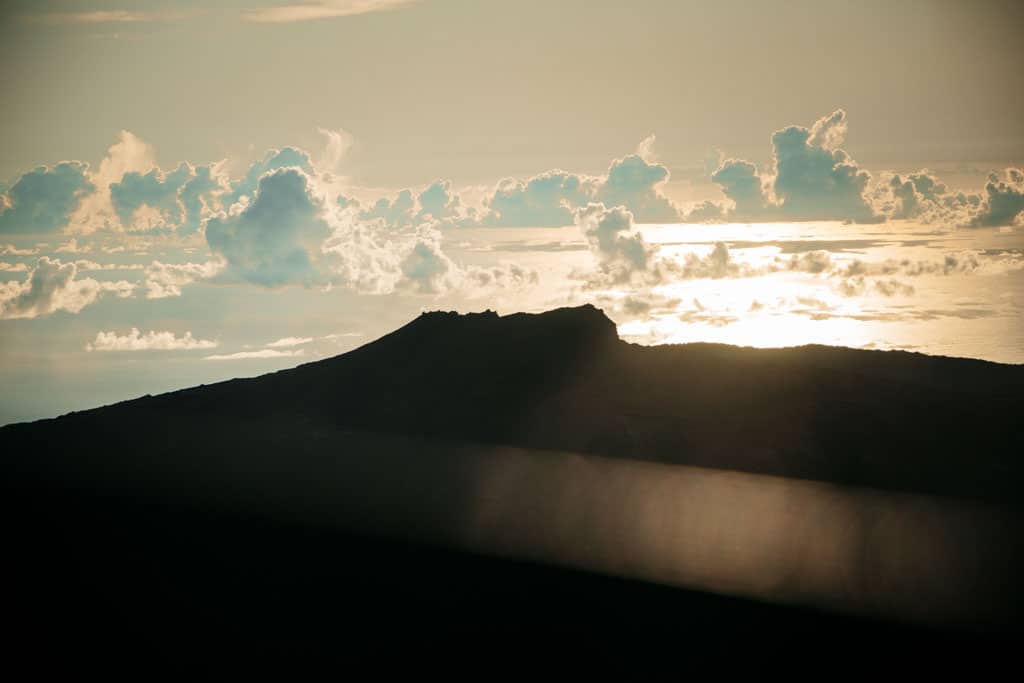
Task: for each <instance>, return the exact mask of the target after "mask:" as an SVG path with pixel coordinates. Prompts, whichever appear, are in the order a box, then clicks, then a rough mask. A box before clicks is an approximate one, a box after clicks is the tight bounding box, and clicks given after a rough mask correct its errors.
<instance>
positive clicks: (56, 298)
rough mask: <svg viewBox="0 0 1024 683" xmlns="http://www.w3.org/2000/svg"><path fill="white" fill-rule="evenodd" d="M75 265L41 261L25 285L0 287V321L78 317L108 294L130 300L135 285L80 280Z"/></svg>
mask: <svg viewBox="0 0 1024 683" xmlns="http://www.w3.org/2000/svg"><path fill="white" fill-rule="evenodd" d="M77 274H78V267H77V265H76V264H74V263H62V262H61V260H60V259H51V258H49V257H47V256H43V257H41V258H40V259H39V260H38V262H37V263H36V265H35V267H34V268H33V269H32V270H31V272H29V274H28V276H27V277H26V278H25V280H24V281H22V282H17V281H12V282H6V283H0V319H2V318H38V317H40V316H44V315H49V314H51V313H54V312H56V311H67V312H69V313H78V312H79V311H81V310H82V309H83V308H85V307H86V306H88V305H89V304H91V303H93V302H95V301H96V300H97V299H99V298H100V296H101V295H103V294H104V293H105V292H111V293H114V294H116V295H117V296H120V297H127V296H131V294H132V292H133V291H134V290H135V285H134V284H132V283H130V282H127V281H124V280H118V281H116V282H111V281H99V280H95V279H93V278H78V277H76V275H77Z"/></svg>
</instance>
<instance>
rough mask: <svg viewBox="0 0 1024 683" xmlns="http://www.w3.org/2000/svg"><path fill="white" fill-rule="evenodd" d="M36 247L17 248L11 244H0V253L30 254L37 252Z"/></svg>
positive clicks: (9, 254) (13, 254) (10, 254)
mask: <svg viewBox="0 0 1024 683" xmlns="http://www.w3.org/2000/svg"><path fill="white" fill-rule="evenodd" d="M38 253H39V249H38V248H29V249H19V248H18V247H16V246H14V245H13V244H2V245H0V254H2V255H4V256H32V255H34V254H38Z"/></svg>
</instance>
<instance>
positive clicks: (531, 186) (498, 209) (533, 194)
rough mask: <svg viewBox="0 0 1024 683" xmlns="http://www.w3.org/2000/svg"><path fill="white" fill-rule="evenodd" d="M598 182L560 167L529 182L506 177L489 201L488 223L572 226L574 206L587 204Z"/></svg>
mask: <svg viewBox="0 0 1024 683" xmlns="http://www.w3.org/2000/svg"><path fill="white" fill-rule="evenodd" d="M594 185H595V181H594V180H593V179H589V178H586V177H583V176H578V175H575V174H572V173H566V172H565V171H558V170H555V171H547V172H546V173H541V174H540V175H536V176H534V177H532V178H529V179H528V180H525V181H524V180H515V179H513V178H506V179H505V180H502V181H501V182H500V183H498V186H497V187H496V188H495V189H494V192H493V194H491V196H490V197H489V198H487V200H486V201H485V205H486V208H487V210H488V213H487V215H486V216H485V218H484V222H485V223H486V224H488V225H496V226H501V227H522V226H534V227H561V226H564V225H571V224H572V223H573V210H574V208H575V207H580V206H586V204H587V203H588V202H589V201H590V199H591V197H592V196H593V193H594Z"/></svg>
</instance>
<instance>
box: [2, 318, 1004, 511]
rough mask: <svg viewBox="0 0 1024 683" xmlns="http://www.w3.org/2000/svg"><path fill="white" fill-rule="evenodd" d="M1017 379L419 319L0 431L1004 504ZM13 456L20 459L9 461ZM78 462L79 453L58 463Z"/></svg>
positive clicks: (557, 327)
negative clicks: (506, 456)
mask: <svg viewBox="0 0 1024 683" xmlns="http://www.w3.org/2000/svg"><path fill="white" fill-rule="evenodd" d="M1022 398H1024V366H1009V365H1001V364H997V363H990V362H985V361H980V360H969V359H957V358H942V357H934V356H926V355H922V354H917V353H907V352H902V351H885V352H881V351H869V350H854V349H847V348H838V347H824V346H805V347H799V348H786V349H752V348H738V347H733V346H726V345H719V344H702V343H701V344H684V345H677V346H655V347H645V346H639V345H634V344H628V343H626V342H623V341H621V340H619V338H618V336H617V333H616V329H615V325H614V323H612V322H611V321H610V320H609V319H608V318H607V317H605V315H604V314H603V313H602V312H601V311H599V310H598V309H596V308H594V307H593V306H589V305H587V306H581V307H578V308H563V309H558V310H553V311H549V312H546V313H542V314H537V315H531V314H513V315H508V316H498V315H497V314H496V313H493V312H486V313H477V314H468V315H460V314H457V313H443V312H434V313H424V314H422V315H420V316H419V317H418V318H416V319H415V320H413V321H412V322H410V323H409V324H407V325H406V326H404V327H402V328H400V329H398V330H397V331H395V332H393V333H391V334H388V335H386V336H384V337H382V338H380V339H378V340H376V341H374V342H371V343H369V344H366V345H365V346H362V347H361V348H358V349H356V350H354V351H351V352H349V353H346V354H343V355H340V356H337V357H333V358H328V359H325V360H321V361H316V362H312V363H307V364H304V365H300V366H299V367H296V368H294V369H290V370H283V371H280V372H276V373H271V374H268V375H264V376H261V377H256V378H253V379H237V380H231V381H227V382H222V383H219V384H214V385H210V386H200V387H195V388H192V389H186V390H183V391H176V392H171V393H168V394H164V395H161V396H155V397H149V396H147V397H144V398H140V399H136V400H133V401H126V402H123V403H119V404H116V405H112V406H107V407H104V408H98V409H96V410H88V411H82V412H77V413H72V414H69V415H65V416H63V417H61V418H58V419H57V420H43V421H39V422H36V423H32V424H26V425H15V426H10V427H7V428H5V429H4V430H3V432H0V433H2V434H3V439H5V440H7V441H8V442H11V441H12V440H13V441H17V440H20V439H27V440H29V441H31V442H32V443H33V444H34V446H33V447H32V448H31V449H28V450H26V451H25V452H26V453H29V452H32V456H31V457H32V458H33V459H35V458H38V457H39V456H38V451H39V450H40V449H43V450H46V451H48V452H50V453H51V454H52V453H56V452H62V451H70V450H75V451H77V452H79V453H81V451H82V449H83V448H84V449H89V448H90V447H91V444H95V443H103V444H104V447H103V453H102V454H101V455H100V457H103V458H108V457H116V456H118V455H119V454H120V453H131V452H134V451H136V450H140V451H143V452H145V453H146V454H147V457H150V458H153V459H159V458H162V457H167V458H175V457H177V455H178V454H181V453H189V452H193V451H194V450H195V449H197V448H198V449H203V448H204V445H203V444H204V443H206V444H208V443H212V442H213V441H221V440H223V442H224V443H226V444H230V443H232V441H234V440H237V439H247V440H252V439H254V438H255V436H256V435H258V434H262V433H263V432H264V431H265V430H270V431H271V434H267V435H266V436H267V438H273V439H275V440H276V439H281V438H283V437H284V436H285V435H287V436H288V437H290V438H295V439H297V440H301V439H302V438H303V435H304V434H308V433H313V432H316V431H317V430H351V431H362V432H374V433H387V434H405V435H414V436H428V437H438V438H446V439H451V440H460V441H461V440H468V441H475V442H483V443H499V444H509V445H518V446H524V447H531V448H543V449H561V450H570V451H575V452H581V453H594V454H601V455H608V456H612V457H618V458H632V459H641V460H653V461H658V462H666V463H674V464H688V465H699V466H703V467H715V468H723V469H732V470H740V471H747V472H758V473H764V474H776V475H781V476H790V477H801V478H809V479H815V480H821V481H829V482H835V483H843V484H857V485H864V486H872V487H878V488H885V489H898V490H907V491H920V492H925V493H941V494H948V495H956V496H966V497H977V498H982V499H996V500H1010V501H1012V500H1015V499H1016V496H1017V494H1018V492H1019V491H1020V490H1021V484H1022V483H1024V482H1022V478H1021V477H1022V475H1024V464H1022V462H1021V458H1020V453H1024V431H1022V430H1020V429H1019V428H1018V424H1019V415H1020V406H1021V403H1022ZM15 450H20V449H15ZM76 457H77V456H76Z"/></svg>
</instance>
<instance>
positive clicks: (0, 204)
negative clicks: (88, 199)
mask: <svg viewBox="0 0 1024 683" xmlns="http://www.w3.org/2000/svg"><path fill="white" fill-rule="evenodd" d="M88 168H89V165H88V164H85V163H82V162H79V161H63V162H61V163H59V164H57V165H55V166H54V167H53V168H48V167H46V166H40V167H38V168H36V169H35V170H33V171H29V172H28V173H25V174H24V175H22V176H21V177H19V178H18V179H17V180H16V181H15V182H14V184H13V185H12V186H11V187H10V188H8V189H7V192H6V193H5V194H4V195H3V196H2V197H0V233H8V234H10V233H32V232H52V231H54V230H57V229H59V228H62V227H64V225H65V224H67V222H68V219H69V217H70V216H71V214H72V212H74V211H75V209H76V208H77V207H78V206H79V204H80V202H81V199H82V197H83V196H84V195H86V194H88V193H89V192H91V191H92V190H93V189H94V186H93V185H92V183H91V182H89V179H88V177H87V175H88V173H87V172H88Z"/></svg>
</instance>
